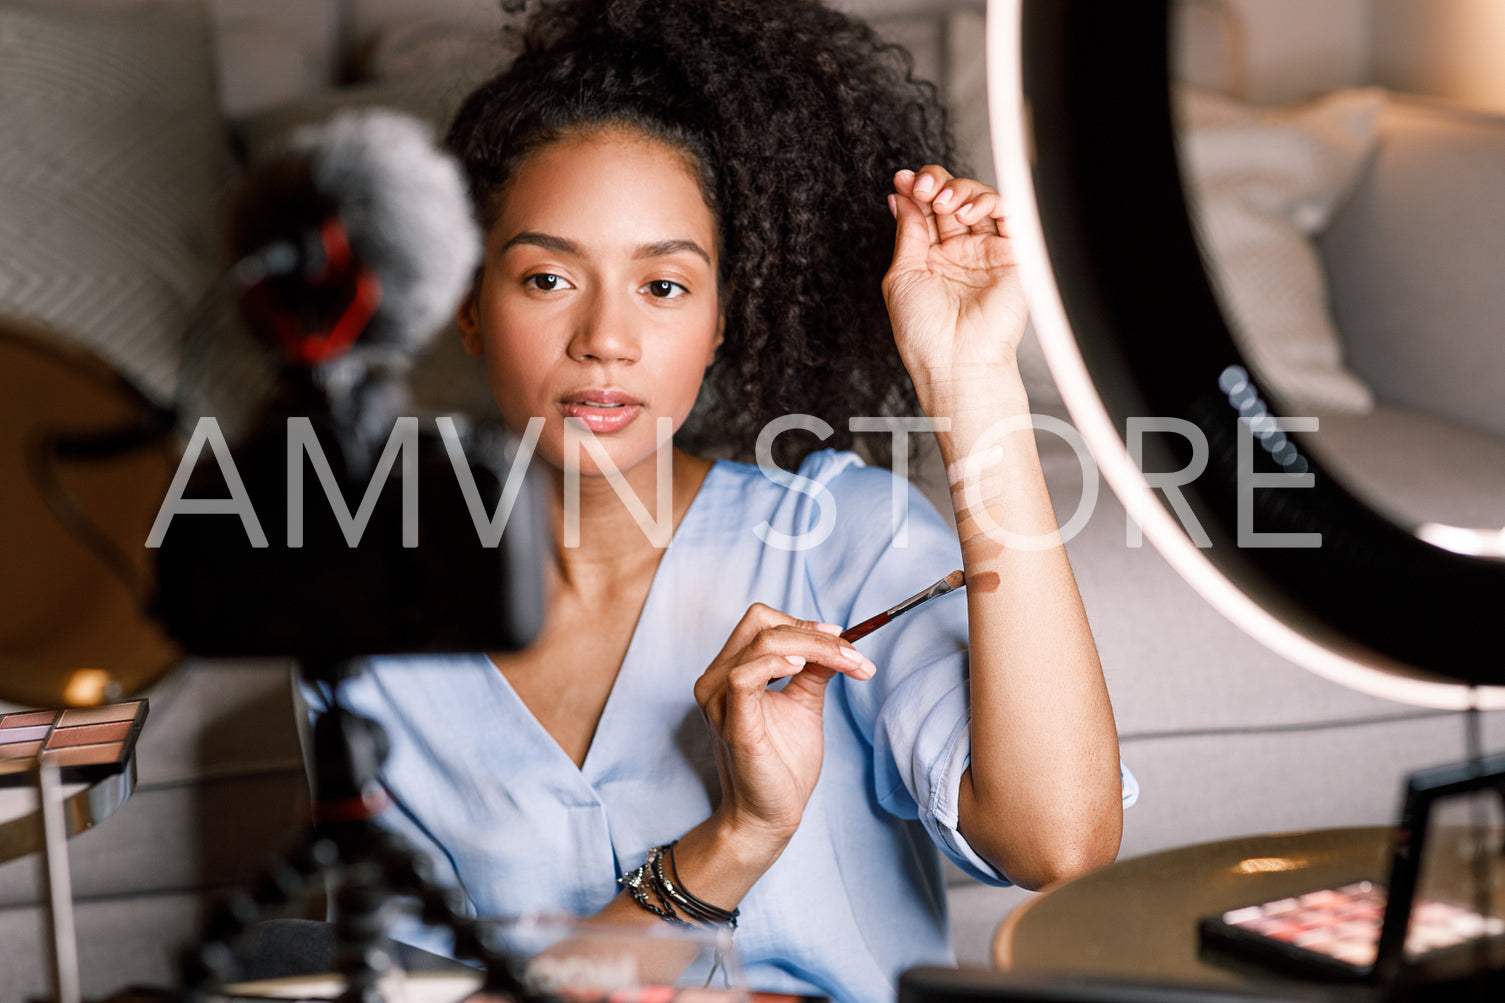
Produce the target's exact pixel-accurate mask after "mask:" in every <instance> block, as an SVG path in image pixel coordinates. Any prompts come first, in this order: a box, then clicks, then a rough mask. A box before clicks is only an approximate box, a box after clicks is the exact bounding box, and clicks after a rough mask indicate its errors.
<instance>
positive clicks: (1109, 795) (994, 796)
mask: <svg viewBox="0 0 1505 1003" xmlns="http://www.w3.org/2000/svg"><path fill="white" fill-rule="evenodd" d="M916 382H917V388H918V389H919V390H920V393H921V403H922V404H923V405H924V407H925V409H926V413H927V414H929V415H930V416H931V417H946V418H949V419H950V428H949V429H948V430H947V431H945V432H942V433H939V434H938V436H937V438H938V440H939V443H940V447H941V454H942V457H943V458H944V461H945V463H946V464H947V466H948V470H950V471H951V472H953V473H956V474H960V473H962V472H963V471H966V472H967V473H968V477H967V479H966V481H967V483H962V482H959V483H958V484H956V485H954V488H955V490H953V494H952V500H953V504H954V507H955V509H956V513H957V530H958V536H959V537H960V539H961V545H962V547H961V549H962V560H963V565H964V569H965V571H966V574H967V583H968V587H967V606H968V616H969V649H970V664H971V711H972V730H971V748H972V765H971V767H970V769H969V770H968V772H967V774H966V775H965V776H964V778H963V781H962V788H961V799H960V817H961V821H960V826H961V830H962V834H963V835H964V836H965V837H966V838H967V840H968V842H970V843H971V844H972V845H973V846H974V847H975V848H976V849H977V850H978V852H979V853H981V854H982V855H983V856H984V857H986V858H987V859H988V860H989V861H990V862H992V863H993V864H994V865H995V866H997V867H999V868H1000V869H1001V870H1002V871H1003V872H1004V873H1005V874H1007V875H1008V876H1009V877H1010V878H1011V879H1012V880H1014V881H1015V882H1017V883H1019V884H1021V885H1026V886H1030V887H1038V886H1039V885H1041V884H1044V883H1048V882H1049V881H1051V880H1054V879H1055V878H1057V877H1061V876H1066V875H1069V874H1072V873H1078V872H1080V871H1083V870H1087V869H1091V868H1092V867H1095V866H1100V865H1101V864H1104V863H1106V862H1108V861H1110V860H1111V859H1112V858H1113V856H1114V855H1115V854H1116V853H1117V851H1118V843H1119V837H1120V834H1121V830H1122V808H1121V795H1120V777H1119V763H1118V739H1117V731H1116V728H1115V726H1114V723H1113V712H1112V708H1111V706H1110V704H1109V701H1108V693H1107V687H1106V685H1105V684H1104V681H1103V676H1102V670H1101V667H1100V665H1099V662H1098V656H1097V647H1096V645H1095V644H1094V642H1093V639H1092V632H1091V628H1090V627H1089V625H1088V622H1087V616H1086V612H1085V611H1084V609H1083V608H1082V602H1081V597H1080V595H1079V593H1078V592H1077V587H1076V581H1075V578H1074V576H1073V575H1072V572H1071V566H1070V563H1069V561H1068V560H1067V556H1066V551H1065V548H1064V546H1062V545H1061V542H1060V537H1059V532H1058V528H1057V525H1056V520H1055V515H1054V513H1053V511H1052V508H1051V503H1050V496H1049V492H1048V491H1047V488H1046V485H1045V478H1044V475H1043V473H1042V471H1041V468H1040V459H1039V455H1038V453H1037V451H1036V447H1035V439H1034V434H1033V431H1032V429H1031V428H1030V427H1029V425H1028V424H1027V421H1028V415H1029V403H1028V398H1027V396H1026V394H1025V391H1024V386H1023V383H1022V381H1020V379H1019V376H1018V370H1017V368H1016V367H1014V366H1013V365H1012V364H1006V365H1001V366H996V367H986V368H982V367H977V368H974V369H972V370H968V371H964V372H958V373H951V374H946V375H944V376H940V377H931V378H927V379H925V380H924V381H920V380H917V381H916ZM1009 419H1014V421H1015V423H1016V424H1015V427H1016V430H1015V431H1010V432H1008V433H1006V434H1003V435H998V434H996V433H995V434H990V430H993V429H994V426H995V424H996V423H998V422H1000V421H1005V420H1009ZM994 447H996V448H994ZM969 457H970V458H971V459H969Z"/></svg>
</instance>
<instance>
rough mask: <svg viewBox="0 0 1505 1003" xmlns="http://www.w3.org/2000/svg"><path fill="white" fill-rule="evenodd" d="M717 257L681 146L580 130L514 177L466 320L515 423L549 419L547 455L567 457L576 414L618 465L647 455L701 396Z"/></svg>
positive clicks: (717, 320) (585, 463) (585, 460)
mask: <svg viewBox="0 0 1505 1003" xmlns="http://www.w3.org/2000/svg"><path fill="white" fill-rule="evenodd" d="M716 265H717V247H716V223H715V219H714V218H713V217H712V215H711V211H710V209H709V208H708V207H707V206H706V203H705V199H704V198H703V197H702V196H701V193H700V186H699V184H698V183H697V181H696V179H695V176H694V175H693V174H692V173H691V168H690V165H689V163H688V162H687V158H686V156H685V155H684V154H682V153H680V152H678V151H676V150H674V149H672V148H670V147H667V146H665V145H664V144H662V143H660V142H658V141H657V140H654V139H651V138H648V137H645V136H643V135H641V134H639V133H636V132H632V131H629V130H626V129H622V128H610V129H603V130H597V131H593V132H590V133H588V134H583V135H580V136H572V137H570V138H567V139H563V140H560V141H558V142H555V143H553V144H551V145H549V146H546V147H544V148H543V149H541V150H540V151H539V152H537V153H535V154H533V155H532V156H531V157H529V158H528V160H527V161H526V162H525V163H524V164H523V166H522V168H521V169H520V170H519V171H518V172H517V174H516V175H515V176H514V178H513V179H512V182H511V183H510V185H509V186H508V187H507V188H506V189H505V192H504V194H503V196H502V203H501V205H500V206H499V212H498V215H497V219H496V224H495V225H494V226H493V227H492V228H491V231H490V233H488V234H487V235H486V249H485V262H484V265H483V268H482V272H481V279H480V283H479V287H478V288H477V289H476V290H475V291H474V294H473V295H472V296H471V297H469V298H468V300H467V302H466V303H465V304H464V305H463V306H462V307H461V308H460V313H459V325H460V332H461V335H462V336H463V338H464V340H465V346H466V348H467V349H468V350H469V351H470V352H472V353H475V354H481V353H484V355H485V357H486V369H487V373H488V375H489V377H490V381H491V391H492V394H493V396H495V398H496V402H497V405H498V406H499V407H500V408H501V412H502V417H503V418H504V419H505V420H506V422H507V424H508V425H509V426H510V427H512V428H513V429H515V430H518V431H521V430H523V429H524V428H526V426H527V424H528V420H529V419H530V418H532V417H535V416H539V417H542V418H543V419H544V422H545V424H544V431H543V436H542V438H541V439H540V440H539V445H538V450H539V453H540V455H541V456H543V457H544V458H545V459H546V460H548V461H549V462H550V463H552V464H554V465H555V466H556V467H560V468H562V467H563V465H564V459H565V456H564V454H565V445H564V423H565V419H566V418H576V419H579V420H580V422H582V423H583V425H584V427H585V428H587V429H589V430H590V431H591V432H592V433H594V434H595V436H596V438H597V440H598V441H599V442H600V443H601V444H602V445H603V446H604V447H605V448H606V451H607V453H608V455H610V456H611V458H612V461H613V462H614V463H615V464H616V466H617V468H618V469H619V470H622V471H624V472H625V471H627V470H629V469H631V468H633V467H635V466H637V464H639V463H640V462H642V461H643V460H644V459H649V458H651V457H652V456H653V455H654V449H655V445H656V441H657V440H656V427H657V419H658V418H660V417H669V418H671V419H673V421H674V428H675V429H678V428H679V427H680V425H682V424H683V423H684V420H685V418H686V416H687V415H688V414H689V413H690V408H691V407H692V406H693V405H694V403H695V396H696V394H697V393H698V392H699V390H700V384H701V380H702V379H703V377H704V375H705V369H706V367H707V366H709V365H710V363H711V359H712V357H713V355H714V354H715V351H716V346H717V345H718V344H719V343H720V340H721V332H720V325H721V312H720V308H719V302H718V297H717V288H716ZM580 453H581V455H580V467H581V470H582V472H584V473H587V474H592V473H599V472H600V467H599V465H598V464H597V463H596V462H595V461H594V460H593V459H592V458H591V456H590V454H589V452H587V451H585V450H581V451H580ZM650 468H651V464H650Z"/></svg>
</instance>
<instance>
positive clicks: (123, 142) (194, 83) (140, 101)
mask: <svg viewBox="0 0 1505 1003" xmlns="http://www.w3.org/2000/svg"><path fill="white" fill-rule="evenodd" d="M0 94H4V95H5V98H4V100H3V101H0V312H3V313H8V314H12V315H16V316H22V317H27V318H31V319H33V320H38V321H41V322H43V323H45V324H47V325H50V326H52V327H54V328H56V329H58V330H59V331H60V332H62V333H63V334H64V335H67V336H70V337H72V338H74V339H76V340H78V341H80V342H82V343H83V344H85V345H87V346H89V347H91V348H93V349H94V350H95V351H97V352H98V353H99V354H100V355H102V356H103V357H104V358H105V359H107V360H108V361H110V362H111V363H113V364H114V365H116V366H117V367H119V368H120V369H121V371H122V372H124V373H125V374H126V375H127V376H128V377H129V378H130V379H131V380H132V381H133V382H135V383H136V384H137V385H138V386H140V387H141V388H142V389H143V390H145V391H146V392H147V393H149V394H151V395H152V396H155V397H157V398H159V399H166V398H168V397H170V396H171V395H172V394H173V392H174V391H175V389H176V384H177V376H178V357H179V351H178V349H179V344H180V339H181V336H182V333H183V329H184V326H185V324H186V323H187V321H188V317H189V313H190V311H191V310H192V309H193V307H194V305H195V303H196V302H197V301H198V300H199V298H200V296H201V295H202V294H203V293H204V291H205V289H206V288H207V287H208V286H209V284H210V283H211V282H212V281H213V279H214V277H215V275H216V274H217V273H218V270H219V263H220V254H219V249H218V239H217V230H218V228H217V223H218V216H219V207H220V204H221V200H222V197H223V194H224V192H225V191H226V189H227V186H228V184H229V181H230V177H231V164H230V158H229V150H228V145H227V143H226V137H225V134H224V130H223V128H222V126H221V121H220V118H219V113H218V109H217V107H216V102H215V89H214V64H213V53H212V46H211V43H210V36H209V30H208V25H207V23H206V20H205V14H204V9H203V5H202V4H199V3H173V4H155V5H151V6H147V7H139V8H132V9H129V10H126V11H102V10H100V11H88V12H84V11H75V10H48V11H39V10H19V9H14V8H0Z"/></svg>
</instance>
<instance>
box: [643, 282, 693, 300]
mask: <svg viewBox="0 0 1505 1003" xmlns="http://www.w3.org/2000/svg"><path fill="white" fill-rule="evenodd" d="M643 288H645V289H647V290H648V295H650V296H652V297H654V298H655V299H661V300H668V299H678V298H679V297H681V296H683V295H684V294H685V293H687V292H689V290H688V289H686V288H685V287H684V286H682V285H680V284H679V283H678V282H670V281H669V280H668V279H654V280H653V281H652V282H650V283H648V284H647V285H646V286H644V287H643Z"/></svg>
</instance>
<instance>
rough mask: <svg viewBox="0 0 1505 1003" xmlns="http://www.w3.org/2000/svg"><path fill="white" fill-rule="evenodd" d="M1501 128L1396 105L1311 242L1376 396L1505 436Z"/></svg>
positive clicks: (1348, 344) (1497, 123) (1352, 357)
mask: <svg viewBox="0 0 1505 1003" xmlns="http://www.w3.org/2000/svg"><path fill="white" fill-rule="evenodd" d="M1502 192H1505V119H1501V118H1495V117H1491V116H1487V115H1478V114H1474V113H1470V112H1463V111H1456V110H1448V109H1444V108H1441V107H1438V106H1430V105H1426V104H1422V103H1420V102H1414V101H1413V102H1407V101H1404V100H1399V99H1398V100H1396V101H1393V102H1392V103H1391V107H1390V108H1389V109H1388V110H1387V111H1386V112H1385V114H1384V116H1383V117H1382V118H1381V121H1380V144H1379V148H1378V150H1377V151H1376V153H1375V156H1374V158H1373V161H1372V162H1371V164H1370V166H1369V169H1368V171H1367V173H1366V174H1365V175H1364V177H1363V178H1362V179H1361V180H1360V183H1359V187H1358V188H1357V189H1356V191H1355V192H1354V195H1353V197H1352V198H1351V199H1350V200H1349V202H1348V204H1347V205H1346V207H1345V208H1344V209H1343V211H1342V212H1340V213H1339V215H1338V217H1337V218H1336V219H1335V220H1334V222H1333V224H1332V226H1331V227H1330V228H1329V230H1328V231H1327V233H1326V234H1325V235H1324V236H1323V238H1322V239H1321V241H1320V249H1321V252H1322V256H1323V260H1324V264H1325V265H1326V267H1327V273H1328V280H1329V293H1330V296H1331V299H1332V302H1331V305H1332V309H1333V315H1334V317H1335V318H1336V320H1337V325H1338V330H1339V331H1340V332H1341V333H1342V337H1343V342H1344V348H1345V353H1346V358H1347V361H1348V364H1349V366H1350V367H1351V368H1352V369H1353V370H1354V371H1355V372H1357V373H1358V374H1359V375H1360V376H1361V377H1363V378H1364V380H1365V381H1367V382H1368V383H1369V385H1370V387H1371V389H1372V390H1373V391H1374V392H1375V395H1376V396H1377V397H1378V398H1379V399H1380V400H1381V401H1386V402H1389V403H1393V404H1403V405H1410V406H1412V407H1418V408H1422V409H1425V410H1429V411H1434V412H1436V413H1437V414H1440V415H1444V416H1446V417H1450V418H1455V419H1457V420H1459V421H1463V422H1468V423H1471V424H1474V425H1478V426H1481V427H1484V428H1487V429H1492V430H1493V431H1496V432H1500V433H1505V395H1502V394H1501V393H1500V387H1502V386H1505V282H1501V281H1500V268H1501V262H1502V261H1505V198H1502V197H1501V193H1502Z"/></svg>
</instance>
